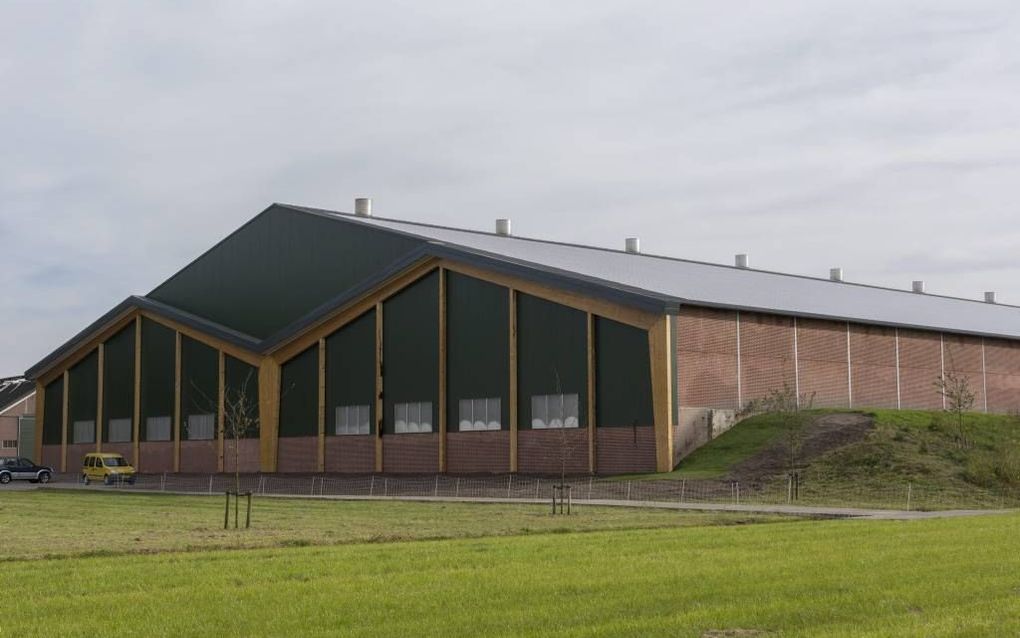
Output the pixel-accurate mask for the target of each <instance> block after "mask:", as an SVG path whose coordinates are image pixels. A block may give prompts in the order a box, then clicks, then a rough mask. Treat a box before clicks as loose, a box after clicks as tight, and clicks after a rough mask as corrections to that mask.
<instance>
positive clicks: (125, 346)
mask: <svg viewBox="0 0 1020 638" xmlns="http://www.w3.org/2000/svg"><path fill="white" fill-rule="evenodd" d="M134 413H135V324H134V322H132V323H129V324H128V325H127V327H126V328H124V329H123V330H121V331H120V332H118V333H117V334H115V335H113V336H112V337H110V338H109V339H107V340H106V343H105V345H104V346H103V423H104V426H103V441H109V440H110V439H109V428H108V427H107V426H106V424H108V423H109V422H110V419H131V420H132V422H134Z"/></svg>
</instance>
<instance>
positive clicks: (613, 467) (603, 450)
mask: <svg viewBox="0 0 1020 638" xmlns="http://www.w3.org/2000/svg"><path fill="white" fill-rule="evenodd" d="M654 471H655V428H653V427H651V426H637V427H630V428H597V429H596V438H595V472H596V473H597V474H626V473H628V472H654Z"/></svg>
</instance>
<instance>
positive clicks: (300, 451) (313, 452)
mask: <svg viewBox="0 0 1020 638" xmlns="http://www.w3.org/2000/svg"><path fill="white" fill-rule="evenodd" d="M318 465H319V437H317V436H282V437H280V440H279V441H278V443H277V447H276V471H277V472H315V471H317V470H318Z"/></svg>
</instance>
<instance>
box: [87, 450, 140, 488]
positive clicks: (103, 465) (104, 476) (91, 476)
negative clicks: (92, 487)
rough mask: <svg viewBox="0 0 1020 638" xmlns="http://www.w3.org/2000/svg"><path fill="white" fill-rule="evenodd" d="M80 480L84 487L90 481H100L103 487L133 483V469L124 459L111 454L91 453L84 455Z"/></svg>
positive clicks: (118, 455)
mask: <svg viewBox="0 0 1020 638" xmlns="http://www.w3.org/2000/svg"><path fill="white" fill-rule="evenodd" d="M81 479H82V482H83V483H85V485H88V484H89V483H91V482H92V481H102V482H103V484H104V485H110V484H112V483H119V482H124V483H134V482H135V468H133V467H131V465H129V464H128V462H127V461H126V460H125V459H124V457H123V456H122V455H120V454H114V453H112V452H91V453H89V454H86V455H85V461H84V462H83V463H82V468H81Z"/></svg>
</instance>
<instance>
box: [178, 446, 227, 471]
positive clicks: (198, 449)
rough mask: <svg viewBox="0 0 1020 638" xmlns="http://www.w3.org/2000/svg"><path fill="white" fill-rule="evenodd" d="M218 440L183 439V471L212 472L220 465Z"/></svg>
mask: <svg viewBox="0 0 1020 638" xmlns="http://www.w3.org/2000/svg"><path fill="white" fill-rule="evenodd" d="M216 448H217V442H216V441H181V466H180V467H181V472H186V473H189V472H190V473H195V474H211V473H213V472H216V470H217V467H218V466H219V459H217V458H216V456H217V454H216V453H217V450H216Z"/></svg>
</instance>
